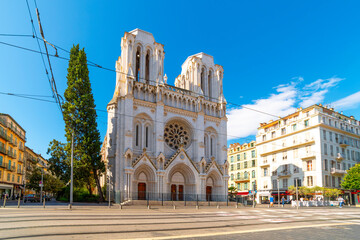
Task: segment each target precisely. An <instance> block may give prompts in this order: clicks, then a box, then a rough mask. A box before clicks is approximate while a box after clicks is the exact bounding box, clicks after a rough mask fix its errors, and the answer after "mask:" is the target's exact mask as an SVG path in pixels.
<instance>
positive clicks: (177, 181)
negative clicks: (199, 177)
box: [171, 172, 185, 201]
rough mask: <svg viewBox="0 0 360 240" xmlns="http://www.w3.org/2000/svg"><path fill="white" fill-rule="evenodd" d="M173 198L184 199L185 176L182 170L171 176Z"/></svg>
mask: <svg viewBox="0 0 360 240" xmlns="http://www.w3.org/2000/svg"><path fill="white" fill-rule="evenodd" d="M171 183H172V184H171V200H172V201H183V200H184V185H185V178H184V176H183V175H182V174H181V173H180V172H176V173H175V174H174V175H173V176H172V178H171Z"/></svg>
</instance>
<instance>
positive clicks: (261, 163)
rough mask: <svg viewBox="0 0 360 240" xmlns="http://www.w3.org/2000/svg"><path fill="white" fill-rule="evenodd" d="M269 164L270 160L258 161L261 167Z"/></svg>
mask: <svg viewBox="0 0 360 240" xmlns="http://www.w3.org/2000/svg"><path fill="white" fill-rule="evenodd" d="M269 165H270V162H269V161H268V160H263V161H261V162H260V166H261V167H265V166H269Z"/></svg>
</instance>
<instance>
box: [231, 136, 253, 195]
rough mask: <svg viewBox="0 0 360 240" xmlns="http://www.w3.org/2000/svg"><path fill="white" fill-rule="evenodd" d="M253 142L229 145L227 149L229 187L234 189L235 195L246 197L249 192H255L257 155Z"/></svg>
mask: <svg viewBox="0 0 360 240" xmlns="http://www.w3.org/2000/svg"><path fill="white" fill-rule="evenodd" d="M256 154H257V153H256V143H255V141H252V142H249V143H244V144H239V143H234V144H231V145H230V147H229V149H228V162H229V166H230V168H229V175H230V179H229V187H235V188H236V191H237V194H238V195H241V196H244V197H246V196H248V194H249V190H256V185H257V180H256V179H257V175H258V174H257V171H258V170H257V166H258V164H257V155H256Z"/></svg>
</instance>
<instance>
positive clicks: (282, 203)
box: [281, 196, 285, 207]
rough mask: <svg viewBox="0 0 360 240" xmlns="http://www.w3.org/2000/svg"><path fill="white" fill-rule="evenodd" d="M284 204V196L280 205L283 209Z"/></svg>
mask: <svg viewBox="0 0 360 240" xmlns="http://www.w3.org/2000/svg"><path fill="white" fill-rule="evenodd" d="M284 204H285V198H284V196H283V197H282V198H281V205H282V207H284Z"/></svg>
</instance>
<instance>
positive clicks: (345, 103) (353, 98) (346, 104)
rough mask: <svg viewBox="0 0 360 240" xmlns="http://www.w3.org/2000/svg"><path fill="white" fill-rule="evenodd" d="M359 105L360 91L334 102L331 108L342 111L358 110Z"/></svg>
mask: <svg viewBox="0 0 360 240" xmlns="http://www.w3.org/2000/svg"><path fill="white" fill-rule="evenodd" d="M359 103H360V91H359V92H356V93H354V94H351V95H349V96H347V97H344V98H341V99H339V100H337V101H336V102H333V103H332V104H331V106H333V107H335V108H338V109H341V110H347V109H353V108H356V107H357V106H359Z"/></svg>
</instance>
